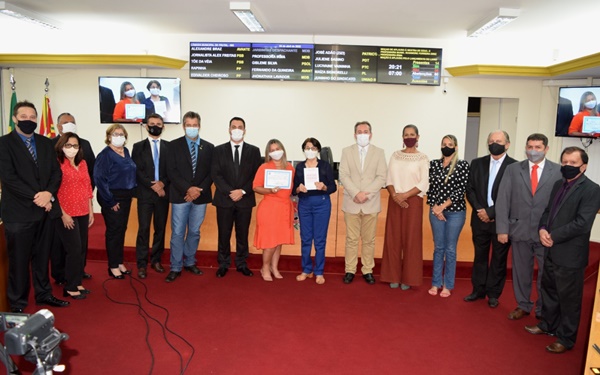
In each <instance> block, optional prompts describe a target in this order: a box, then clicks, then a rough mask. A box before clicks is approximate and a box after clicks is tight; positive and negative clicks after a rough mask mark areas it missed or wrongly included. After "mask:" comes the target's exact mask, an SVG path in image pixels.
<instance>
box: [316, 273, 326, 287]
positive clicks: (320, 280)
mask: <svg viewBox="0 0 600 375" xmlns="http://www.w3.org/2000/svg"><path fill="white" fill-rule="evenodd" d="M315 282H316V283H317V284H319V285H323V284H325V278H324V277H323V275H317V278H316V280H315Z"/></svg>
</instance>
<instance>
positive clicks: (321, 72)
mask: <svg viewBox="0 0 600 375" xmlns="http://www.w3.org/2000/svg"><path fill="white" fill-rule="evenodd" d="M377 50H378V47H369V46H342V45H333V44H329V45H326V44H317V45H315V58H314V63H313V67H314V71H315V74H314V78H313V80H314V81H337V82H377V52H378V51H377Z"/></svg>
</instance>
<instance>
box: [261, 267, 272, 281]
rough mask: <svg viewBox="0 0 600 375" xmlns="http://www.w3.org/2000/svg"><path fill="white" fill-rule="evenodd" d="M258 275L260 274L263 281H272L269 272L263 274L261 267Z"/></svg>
mask: <svg viewBox="0 0 600 375" xmlns="http://www.w3.org/2000/svg"><path fill="white" fill-rule="evenodd" d="M260 275H261V276H262V278H263V280H264V281H273V279H272V278H271V272H267V274H266V275H265V274H264V273H263V270H262V268H261V270H260Z"/></svg>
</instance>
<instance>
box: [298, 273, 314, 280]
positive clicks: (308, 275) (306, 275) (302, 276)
mask: <svg viewBox="0 0 600 375" xmlns="http://www.w3.org/2000/svg"><path fill="white" fill-rule="evenodd" d="M312 277H313V273H312V272H311V273H304V272H302V273H301V274H300V275H298V276H296V281H304V280H306V279H310V278H312ZM317 277H318V276H317Z"/></svg>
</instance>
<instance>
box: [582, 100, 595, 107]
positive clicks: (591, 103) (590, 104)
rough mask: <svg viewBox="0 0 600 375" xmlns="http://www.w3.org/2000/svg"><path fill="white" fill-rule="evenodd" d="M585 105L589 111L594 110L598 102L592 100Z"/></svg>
mask: <svg viewBox="0 0 600 375" xmlns="http://www.w3.org/2000/svg"><path fill="white" fill-rule="evenodd" d="M584 105H585V107H586V108H587V109H593V108H594V107H595V106H596V101H595V100H590V101H589V102H585V104H584Z"/></svg>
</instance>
